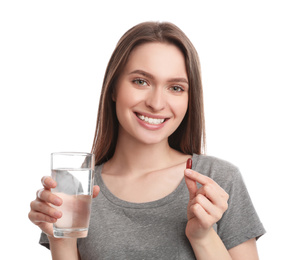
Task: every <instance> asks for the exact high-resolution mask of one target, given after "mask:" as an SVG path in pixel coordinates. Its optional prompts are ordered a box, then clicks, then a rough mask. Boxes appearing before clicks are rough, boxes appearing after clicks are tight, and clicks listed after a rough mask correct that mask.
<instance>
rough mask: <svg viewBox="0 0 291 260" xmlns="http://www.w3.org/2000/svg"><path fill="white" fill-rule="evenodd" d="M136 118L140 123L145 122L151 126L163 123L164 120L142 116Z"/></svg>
mask: <svg viewBox="0 0 291 260" xmlns="http://www.w3.org/2000/svg"><path fill="white" fill-rule="evenodd" d="M138 118H139V119H141V120H142V121H145V122H147V123H149V124H152V125H159V124H161V123H163V122H164V121H165V119H159V118H150V117H147V116H143V115H138Z"/></svg>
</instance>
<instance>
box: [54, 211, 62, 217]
mask: <svg viewBox="0 0 291 260" xmlns="http://www.w3.org/2000/svg"><path fill="white" fill-rule="evenodd" d="M54 216H55V217H56V218H60V217H61V216H62V213H61V212H59V211H55V212H54Z"/></svg>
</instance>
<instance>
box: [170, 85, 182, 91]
mask: <svg viewBox="0 0 291 260" xmlns="http://www.w3.org/2000/svg"><path fill="white" fill-rule="evenodd" d="M171 90H173V91H174V92H183V91H184V89H183V88H182V87H180V86H172V87H171Z"/></svg>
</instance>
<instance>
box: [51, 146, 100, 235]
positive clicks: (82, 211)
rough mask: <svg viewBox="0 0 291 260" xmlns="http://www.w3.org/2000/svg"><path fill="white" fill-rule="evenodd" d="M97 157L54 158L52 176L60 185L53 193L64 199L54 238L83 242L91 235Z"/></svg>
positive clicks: (59, 155)
mask: <svg viewBox="0 0 291 260" xmlns="http://www.w3.org/2000/svg"><path fill="white" fill-rule="evenodd" d="M94 159H95V158H94V154H90V153H76V152H62V153H52V154H51V174H52V178H53V179H54V180H55V181H56V182H57V186H56V188H54V189H52V192H53V193H54V194H56V195H57V196H59V197H60V198H62V200H63V204H62V205H61V206H60V207H57V208H58V210H60V211H61V212H62V213H63V215H62V217H61V218H60V219H58V220H57V222H56V223H54V225H53V229H54V237H59V238H66V237H67V238H72V237H74V238H81V237H86V236H87V234H88V228H89V221H90V213H91V200H92V192H93V178H94V165H95V160H94Z"/></svg>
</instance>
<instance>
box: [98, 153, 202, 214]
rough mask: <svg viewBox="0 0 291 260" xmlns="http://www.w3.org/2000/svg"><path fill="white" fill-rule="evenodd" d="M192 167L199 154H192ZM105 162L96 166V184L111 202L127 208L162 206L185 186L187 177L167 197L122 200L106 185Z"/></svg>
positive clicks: (173, 198)
mask: <svg viewBox="0 0 291 260" xmlns="http://www.w3.org/2000/svg"><path fill="white" fill-rule="evenodd" d="M192 161H193V163H192V169H195V166H196V162H197V156H195V155H193V156H192ZM103 165H104V164H101V165H97V166H96V167H95V184H97V185H99V187H100V192H101V193H102V194H103V195H104V197H105V198H106V199H107V200H108V201H110V202H111V203H113V204H115V205H116V206H119V207H125V208H135V209H148V208H156V207H161V206H164V205H166V204H169V203H171V202H172V201H174V200H175V199H176V198H177V197H179V194H180V193H181V192H182V191H183V188H184V187H185V185H186V183H185V179H184V178H182V180H181V181H180V183H179V185H178V186H177V188H176V189H175V190H173V191H172V192H171V193H169V194H168V195H166V196H165V197H163V198H161V199H158V200H154V201H149V202H142V203H137V202H129V201H125V200H122V199H120V198H118V197H116V196H115V195H114V194H113V193H112V192H111V191H110V190H109V189H108V188H107V186H106V185H105V183H104V181H103V178H102V175H101V173H102V168H103Z"/></svg>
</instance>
